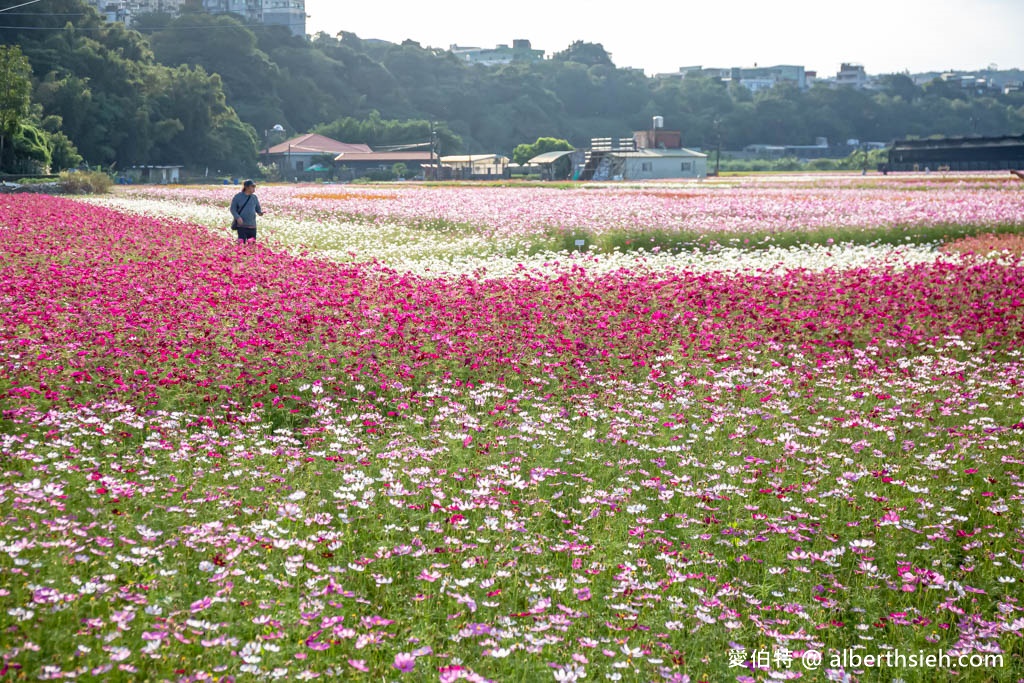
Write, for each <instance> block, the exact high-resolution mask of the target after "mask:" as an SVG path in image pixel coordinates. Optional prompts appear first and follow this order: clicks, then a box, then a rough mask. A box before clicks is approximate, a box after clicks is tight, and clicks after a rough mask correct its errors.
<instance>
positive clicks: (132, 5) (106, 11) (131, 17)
mask: <svg viewBox="0 0 1024 683" xmlns="http://www.w3.org/2000/svg"><path fill="white" fill-rule="evenodd" d="M86 4H88V5H90V6H92V7H95V8H96V10H97V11H98V12H99V13H100V15H101V16H103V17H104V18H105V19H106V20H107V21H110V22H119V23H122V24H126V25H128V26H131V25H132V23H133V22H134V21H135V18H136V17H138V16H139V15H140V14H148V13H152V12H164V13H166V14H170V15H172V16H177V15H178V13H179V12H180V11H181V6H182V5H183V4H185V0H86Z"/></svg>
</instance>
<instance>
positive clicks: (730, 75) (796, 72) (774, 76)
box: [656, 64, 814, 92]
mask: <svg viewBox="0 0 1024 683" xmlns="http://www.w3.org/2000/svg"><path fill="white" fill-rule="evenodd" d="M811 73H812V74H813V73H814V72H811ZM690 74H695V75H699V76H703V77H708V78H715V79H718V80H720V81H724V82H735V83H739V84H740V85H742V86H743V87H744V88H746V89H747V90H750V91H751V92H758V91H761V90H767V89H769V88H774V87H775V86H776V85H779V84H780V83H792V84H793V85H795V86H796V87H798V88H800V89H801V90H806V89H807V88H808V87H809V83H808V80H807V74H808V72H807V71H806V70H805V69H804V67H802V66H799V65H792V64H778V65H776V66H758V65H756V64H755V65H754V66H752V67H740V66H734V67H731V68H727V69H726V68H720V67H703V66H682V67H679V71H678V73H667V74H657V76H656V77H657V78H686V77H687V76H688V75H690ZM812 78H813V76H812Z"/></svg>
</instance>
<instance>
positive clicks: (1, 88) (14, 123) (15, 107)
mask: <svg viewBox="0 0 1024 683" xmlns="http://www.w3.org/2000/svg"><path fill="white" fill-rule="evenodd" d="M31 78H32V67H31V66H30V65H29V62H28V59H27V58H26V57H25V55H23V54H22V53H21V48H20V47H19V46H17V45H0V168H3V167H4V153H5V149H4V148H5V143H6V142H7V140H8V139H9V138H11V137H13V136H15V135H17V134H18V133H20V132H21V124H22V120H23V119H24V118H25V117H26V116H27V115H28V107H29V103H30V101H31V94H32V80H31Z"/></svg>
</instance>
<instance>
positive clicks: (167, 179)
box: [120, 166, 184, 185]
mask: <svg viewBox="0 0 1024 683" xmlns="http://www.w3.org/2000/svg"><path fill="white" fill-rule="evenodd" d="M183 168H184V166H132V167H131V168H129V169H127V170H125V172H124V173H122V174H121V178H123V181H120V182H130V183H156V184H158V185H167V184H173V183H180V182H181V170H182V169H183Z"/></svg>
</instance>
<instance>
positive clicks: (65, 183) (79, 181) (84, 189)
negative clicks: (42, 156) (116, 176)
mask: <svg viewBox="0 0 1024 683" xmlns="http://www.w3.org/2000/svg"><path fill="white" fill-rule="evenodd" d="M113 184H114V183H113V181H112V180H111V179H110V176H109V175H107V174H106V173H104V172H102V171H63V172H62V173H61V174H60V186H61V189H62V190H63V191H64V192H67V193H68V194H105V193H107V192H109V191H110V188H111V187H112V186H113Z"/></svg>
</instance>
